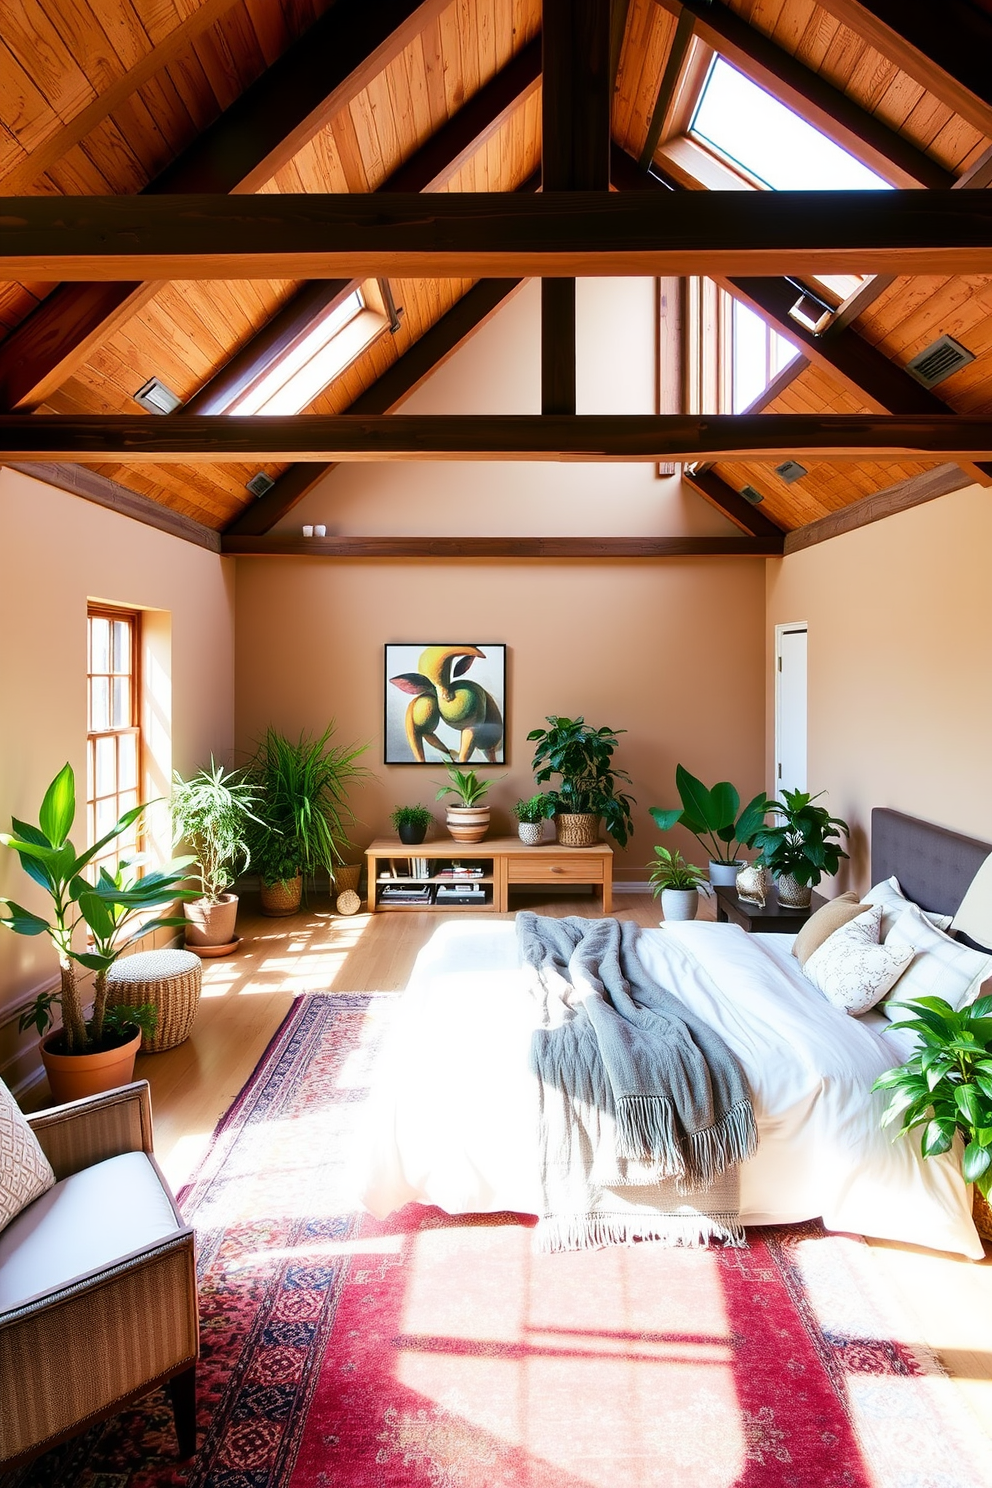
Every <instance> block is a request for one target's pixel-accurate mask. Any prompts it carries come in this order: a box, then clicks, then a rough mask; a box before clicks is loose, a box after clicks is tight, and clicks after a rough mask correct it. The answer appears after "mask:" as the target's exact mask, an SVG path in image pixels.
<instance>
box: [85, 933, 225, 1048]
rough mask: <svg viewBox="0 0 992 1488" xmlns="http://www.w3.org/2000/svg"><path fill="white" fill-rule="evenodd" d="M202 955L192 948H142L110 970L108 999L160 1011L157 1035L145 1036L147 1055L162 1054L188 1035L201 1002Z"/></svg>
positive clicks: (143, 1041) (142, 1042) (108, 1000)
mask: <svg viewBox="0 0 992 1488" xmlns="http://www.w3.org/2000/svg"><path fill="white" fill-rule="evenodd" d="M201 972H202V968H201V966H200V958H199V956H194V955H193V952H192V951H139V952H138V953H137V955H135V956H122V957H121V959H120V960H119V961H115V962H114V964H113V966H112V967H111V968H110V970H109V971H108V973H107V1002H108V1004H109V1005H111V1006H113V1004H114V1003H124V1004H125V1005H126V1006H127V1007H140V1006H141V1005H142V1003H146V1002H150V1003H151V1005H152V1006H153V1007H154V1008H155V1009H156V1010H157V1012H158V1024H157V1026H156V1029H155V1036H154V1038H151V1039H149V1038H143V1039H142V1040H141V1050H142V1053H144V1054H160V1053H161V1052H162V1050H163V1049H174V1048H175V1047H176V1045H177V1044H181V1043H183V1042H184V1041H185V1040H186V1039H188V1038H189V1036H190V1033H191V1031H192V1028H193V1020H194V1018H195V1017H196V1010H197V1008H198V1007H199V1005H200V977H201Z"/></svg>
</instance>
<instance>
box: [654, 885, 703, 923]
mask: <svg viewBox="0 0 992 1488" xmlns="http://www.w3.org/2000/svg"><path fill="white" fill-rule="evenodd" d="M698 908H699V890H698V889H662V891H661V912H662V914H663V915H664V917H665V919H666V920H694V919H695V918H696V910H697V909H698Z"/></svg>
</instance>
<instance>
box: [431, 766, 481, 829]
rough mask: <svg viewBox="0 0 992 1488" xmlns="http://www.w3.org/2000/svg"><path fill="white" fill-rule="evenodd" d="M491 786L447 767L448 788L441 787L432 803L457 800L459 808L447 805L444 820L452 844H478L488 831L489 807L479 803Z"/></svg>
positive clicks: (474, 775) (472, 771) (466, 773)
mask: <svg viewBox="0 0 992 1488" xmlns="http://www.w3.org/2000/svg"><path fill="white" fill-rule="evenodd" d="M492 784H493V782H492V780H484V779H480V778H479V776H478V775H477V774H476V773H475V771H474V770H459V769H458V766H457V765H449V766H448V784H447V785H442V786H441V788H440V790H439V791H438V793H437V795H436V797H435V800H437V801H440V800H443V798H444V797H445V796H457V798H458V800H459V801H460V802H461V804H460V805H459V806H451V805H449V806H448V807H447V814H446V817H445V824H446V826H447V828H448V831H449V833H450V834H451V836H452V837H453V838H454V839H455V841H456V842H481V841H482V839H483V837H485V835H486V833H487V832H488V831H489V807H488V806H483V805H481V804H480V803H481V801H482V800H483V799H484V798H485V796H486V794H487V793H488V791H489V787H490V786H491V785H492Z"/></svg>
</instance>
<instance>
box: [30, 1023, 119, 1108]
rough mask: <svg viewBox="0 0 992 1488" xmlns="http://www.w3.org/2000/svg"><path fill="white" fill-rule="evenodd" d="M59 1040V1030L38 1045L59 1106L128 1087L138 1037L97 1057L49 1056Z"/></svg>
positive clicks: (82, 1055)
mask: <svg viewBox="0 0 992 1488" xmlns="http://www.w3.org/2000/svg"><path fill="white" fill-rule="evenodd" d="M61 1037H62V1030H61V1028H60V1029H58V1030H57V1031H56V1032H55V1033H50V1034H49V1035H48V1036H47V1038H44V1039H42V1041H41V1062H42V1064H43V1065H44V1066H45V1073H46V1074H47V1076H48V1084H49V1087H50V1089H51V1092H52V1095H53V1097H54V1098H55V1100H56V1101H57V1102H58V1104H59V1105H62V1104H63V1103H64V1102H65V1101H74V1100H82V1098H83V1096H84V1095H102V1094H103V1092H104V1091H105V1090H116V1089H117V1086H118V1085H129V1084H130V1083H131V1077H132V1075H133V1074H134V1056H135V1055H136V1054H137V1052H138V1047H139V1045H140V1044H141V1034H140V1033H136V1034H135V1035H134V1038H133V1039H130V1040H129V1041H128V1042H127V1043H126V1044H120V1045H119V1046H118V1047H117V1048H116V1049H106V1050H104V1051H103V1052H102V1053H100V1054H52V1053H50V1052H49V1045H50V1044H54V1043H55V1042H57V1040H58V1039H60V1038H61Z"/></svg>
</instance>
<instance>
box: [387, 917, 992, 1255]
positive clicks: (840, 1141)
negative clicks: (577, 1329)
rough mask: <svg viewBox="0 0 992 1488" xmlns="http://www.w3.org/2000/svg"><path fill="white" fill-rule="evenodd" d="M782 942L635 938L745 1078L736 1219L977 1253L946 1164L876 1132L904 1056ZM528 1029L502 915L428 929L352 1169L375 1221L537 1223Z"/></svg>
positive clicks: (529, 1018) (696, 933)
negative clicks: (519, 1218) (885, 1082)
mask: <svg viewBox="0 0 992 1488" xmlns="http://www.w3.org/2000/svg"><path fill="white" fill-rule="evenodd" d="M783 939H784V938H783V937H781V936H767V937H766V936H754V935H746V934H745V933H744V931H743V930H741V929H739V928H738V927H737V926H734V925H715V924H711V923H702V922H689V923H685V924H669V925H666V926H665V927H664V928H663V929H660V930H649V931H646V932H645V933H644V934H643V935H642V936H641V939H640V941H639V944H638V951H639V954H640V956H641V958H642V960H643V961H644V964H645V966H646V969H647V970H648V972H649V973H650V974H651V975H652V976H653V977H654V978H655V979H656V980H657V981H658V982H659V983H660V985H661V986H663V987H667V988H668V989H669V990H670V991H673V992H675V993H676V994H677V995H678V996H679V997H680V998H681V999H682V1000H683V1002H685V1003H686V1005H687V1006H688V1007H690V1008H691V1009H692V1010H693V1011H694V1012H696V1013H698V1014H699V1015H700V1016H702V1017H703V1018H705V1019H706V1021H707V1022H708V1023H709V1024H711V1025H712V1027H713V1028H715V1029H717V1031H718V1032H719V1033H720V1034H721V1035H722V1036H723V1038H724V1039H725V1040H726V1042H727V1044H728V1045H729V1046H730V1048H731V1049H732V1050H733V1051H734V1053H735V1054H736V1055H737V1057H738V1059H739V1060H740V1061H741V1064H742V1065H743V1067H744V1071H745V1073H746V1075H747V1078H748V1081H749V1083H750V1086H751V1091H752V1099H753V1103H754V1110H755V1115H756V1117H757V1122H758V1131H759V1136H760V1142H759V1147H758V1151H757V1153H756V1155H755V1156H754V1157H753V1158H752V1159H751V1160H750V1161H749V1162H747V1163H745V1164H744V1165H743V1167H742V1168H741V1218H742V1220H743V1222H744V1223H745V1224H787V1223H794V1222H796V1221H799V1220H804V1219H814V1218H818V1217H822V1219H823V1223H824V1224H825V1225H826V1227H827V1228H828V1229H831V1230H846V1231H851V1232H854V1233H857V1234H863V1235H873V1236H876V1237H878V1238H881V1239H888V1240H899V1241H906V1242H908V1243H911V1244H915V1245H923V1246H927V1247H929V1248H931V1249H934V1250H945V1251H954V1252H957V1253H959V1254H961V1255H964V1256H967V1257H969V1258H970V1259H974V1260H979V1259H981V1257H982V1255H983V1251H982V1245H981V1241H980V1240H979V1238H978V1235H977V1232H976V1230H975V1227H974V1225H973V1223H972V1220H971V1205H970V1201H969V1191H968V1189H967V1188H966V1186H965V1184H964V1182H963V1180H962V1178H961V1175H960V1171H959V1167H958V1163H957V1161H956V1159H955V1158H954V1157H953V1156H952V1155H950V1154H949V1155H948V1156H947V1157H943V1158H937V1159H929V1160H926V1161H924V1159H923V1158H922V1157H921V1156H920V1152H919V1146H918V1142H916V1141H915V1140H914V1139H912V1138H910V1139H895V1140H893V1139H892V1138H891V1137H890V1136H889V1134H888V1133H887V1132H884V1131H882V1130H881V1128H880V1126H879V1117H880V1115H881V1111H882V1109H883V1106H884V1100H883V1097H881V1096H879V1095H873V1094H872V1092H871V1086H872V1083H873V1081H874V1080H875V1078H876V1076H877V1075H879V1074H881V1073H882V1071H883V1070H886V1069H889V1068H891V1066H892V1065H894V1064H897V1063H898V1062H899V1060H900V1058H903V1057H905V1051H900V1050H899V1048H898V1046H897V1045H895V1044H893V1043H892V1042H891V1041H890V1040H889V1039H888V1038H887V1036H886V1035H885V1034H884V1033H881V1032H877V1031H875V1029H874V1028H873V1027H872V1026H871V1025H870V1024H867V1025H866V1023H865V1022H864V1021H863V1020H858V1019H855V1018H849V1017H848V1016H847V1015H846V1014H845V1013H841V1012H838V1011H837V1010H836V1009H834V1008H833V1007H831V1006H830V1005H829V1003H827V1002H826V1001H825V1000H824V998H823V997H822V996H821V994H820V993H819V992H818V991H817V990H816V989H815V988H814V987H813V986H812V985H811V984H810V983H809V982H808V981H807V980H806V979H805V977H804V976H803V975H802V973H801V972H800V970H799V968H798V964H797V963H796V962H795V961H794V960H793V958H792V957H791V956H790V955H788V954H787V951H786V947H787V945H788V942H787V941H786V942H785V945H783V944H782V941H783ZM889 1026H890V1025H889ZM534 1027H535V1018H534V1008H533V1003H532V1002H531V999H530V997H529V995H528V993H527V992H526V990H525V987H524V982H523V976H522V973H521V971H520V967H519V958H518V955H517V942H516V931H515V926H514V925H513V924H512V922H509V921H505V920H502V921H497V922H492V921H489V922H488V923H487V922H481V921H475V920H468V919H461V920H458V921H453V922H449V923H448V924H446V925H444V926H442V927H441V928H440V929H439V930H438V931H437V932H436V933H435V934H434V935H433V936H432V938H431V940H430V941H429V943H428V944H427V945H426V946H425V947H424V949H423V951H422V952H421V953H420V956H419V957H418V958H417V963H416V966H415V968H414V972H413V977H412V979H411V982H410V985H409V987H408V989H407V991H406V992H405V994H404V995H403V997H402V998H401V1000H400V1004H399V1007H398V1008H397V1010H396V1014H395V1017H394V1019H393V1021H392V1023H391V1026H390V1030H389V1033H388V1035H387V1040H386V1045H385V1047H384V1049H383V1052H382V1055H381V1057H380V1059H379V1061H378V1062H377V1066H376V1073H375V1079H374V1086H373V1091H372V1097H371V1100H370V1106H369V1126H368V1139H369V1140H368V1149H367V1153H366V1156H365V1159H364V1164H363V1172H362V1175H361V1190H362V1199H363V1202H364V1203H365V1205H366V1206H367V1208H368V1209H370V1210H371V1211H372V1213H373V1214H376V1215H378V1216H379V1217H380V1218H382V1217H385V1215H387V1214H389V1213H391V1212H392V1211H393V1210H394V1209H398V1208H400V1207H401V1206H402V1205H403V1204H406V1203H409V1202H411V1201H417V1202H419V1203H423V1204H435V1205H437V1206H438V1207H439V1208H441V1209H443V1210H445V1211H446V1212H447V1213H449V1214H478V1213H487V1212H492V1211H497V1210H504V1209H507V1210H512V1211H515V1212H517V1213H523V1214H534V1213H537V1212H538V1210H539V1207H540V1198H539V1193H540V1185H539V1181H538V1152H537V1138H536V1132H537V1120H536V1098H537V1088H536V1083H535V1080H534V1077H533V1075H532V1074H531V1072H530V1069H529V1061H528V1050H529V1046H530V1039H531V1034H532V1032H533V1029H534Z"/></svg>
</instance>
